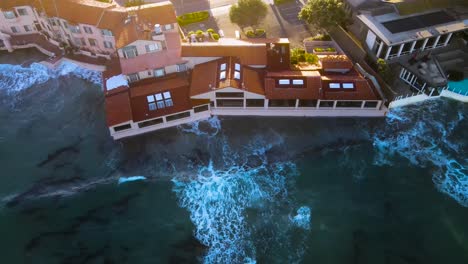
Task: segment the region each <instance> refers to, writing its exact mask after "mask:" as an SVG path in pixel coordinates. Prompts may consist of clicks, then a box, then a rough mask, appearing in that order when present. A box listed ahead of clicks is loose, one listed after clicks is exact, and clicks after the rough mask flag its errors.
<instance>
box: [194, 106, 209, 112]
mask: <svg viewBox="0 0 468 264" xmlns="http://www.w3.org/2000/svg"><path fill="white" fill-rule="evenodd" d="M208 110H210V108H209V107H208V105H202V106H197V107H194V108H193V112H195V113H200V112H205V111H208Z"/></svg>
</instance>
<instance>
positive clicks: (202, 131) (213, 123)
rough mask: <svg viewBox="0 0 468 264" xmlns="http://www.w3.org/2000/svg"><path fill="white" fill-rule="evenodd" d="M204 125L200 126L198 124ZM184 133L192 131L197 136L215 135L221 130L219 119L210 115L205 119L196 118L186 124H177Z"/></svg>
mask: <svg viewBox="0 0 468 264" xmlns="http://www.w3.org/2000/svg"><path fill="white" fill-rule="evenodd" d="M201 125H202V126H206V127H204V128H201V127H200V126H201ZM178 128H179V129H180V130H181V131H182V132H184V133H192V134H195V135H197V136H207V137H209V138H211V137H215V136H216V135H218V133H219V132H220V131H221V121H220V120H219V118H218V117H217V116H212V117H210V118H208V119H206V120H198V121H194V122H191V123H188V124H183V125H180V126H178Z"/></svg>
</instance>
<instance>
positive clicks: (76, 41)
mask: <svg viewBox="0 0 468 264" xmlns="http://www.w3.org/2000/svg"><path fill="white" fill-rule="evenodd" d="M73 42H75V45H77V46H81V45H82V44H81V39H79V38H74V39H73Z"/></svg>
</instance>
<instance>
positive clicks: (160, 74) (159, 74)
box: [154, 68, 166, 77]
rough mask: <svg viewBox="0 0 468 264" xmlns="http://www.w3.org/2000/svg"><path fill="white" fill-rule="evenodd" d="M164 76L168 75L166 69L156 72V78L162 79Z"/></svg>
mask: <svg viewBox="0 0 468 264" xmlns="http://www.w3.org/2000/svg"><path fill="white" fill-rule="evenodd" d="M164 75H166V71H165V70H164V68H160V69H156V70H154V76H155V77H162V76H164Z"/></svg>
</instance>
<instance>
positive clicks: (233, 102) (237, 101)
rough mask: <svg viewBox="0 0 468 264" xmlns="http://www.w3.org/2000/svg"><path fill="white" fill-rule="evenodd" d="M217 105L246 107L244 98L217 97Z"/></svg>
mask: <svg viewBox="0 0 468 264" xmlns="http://www.w3.org/2000/svg"><path fill="white" fill-rule="evenodd" d="M216 106H217V107H244V100H243V99H216Z"/></svg>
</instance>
